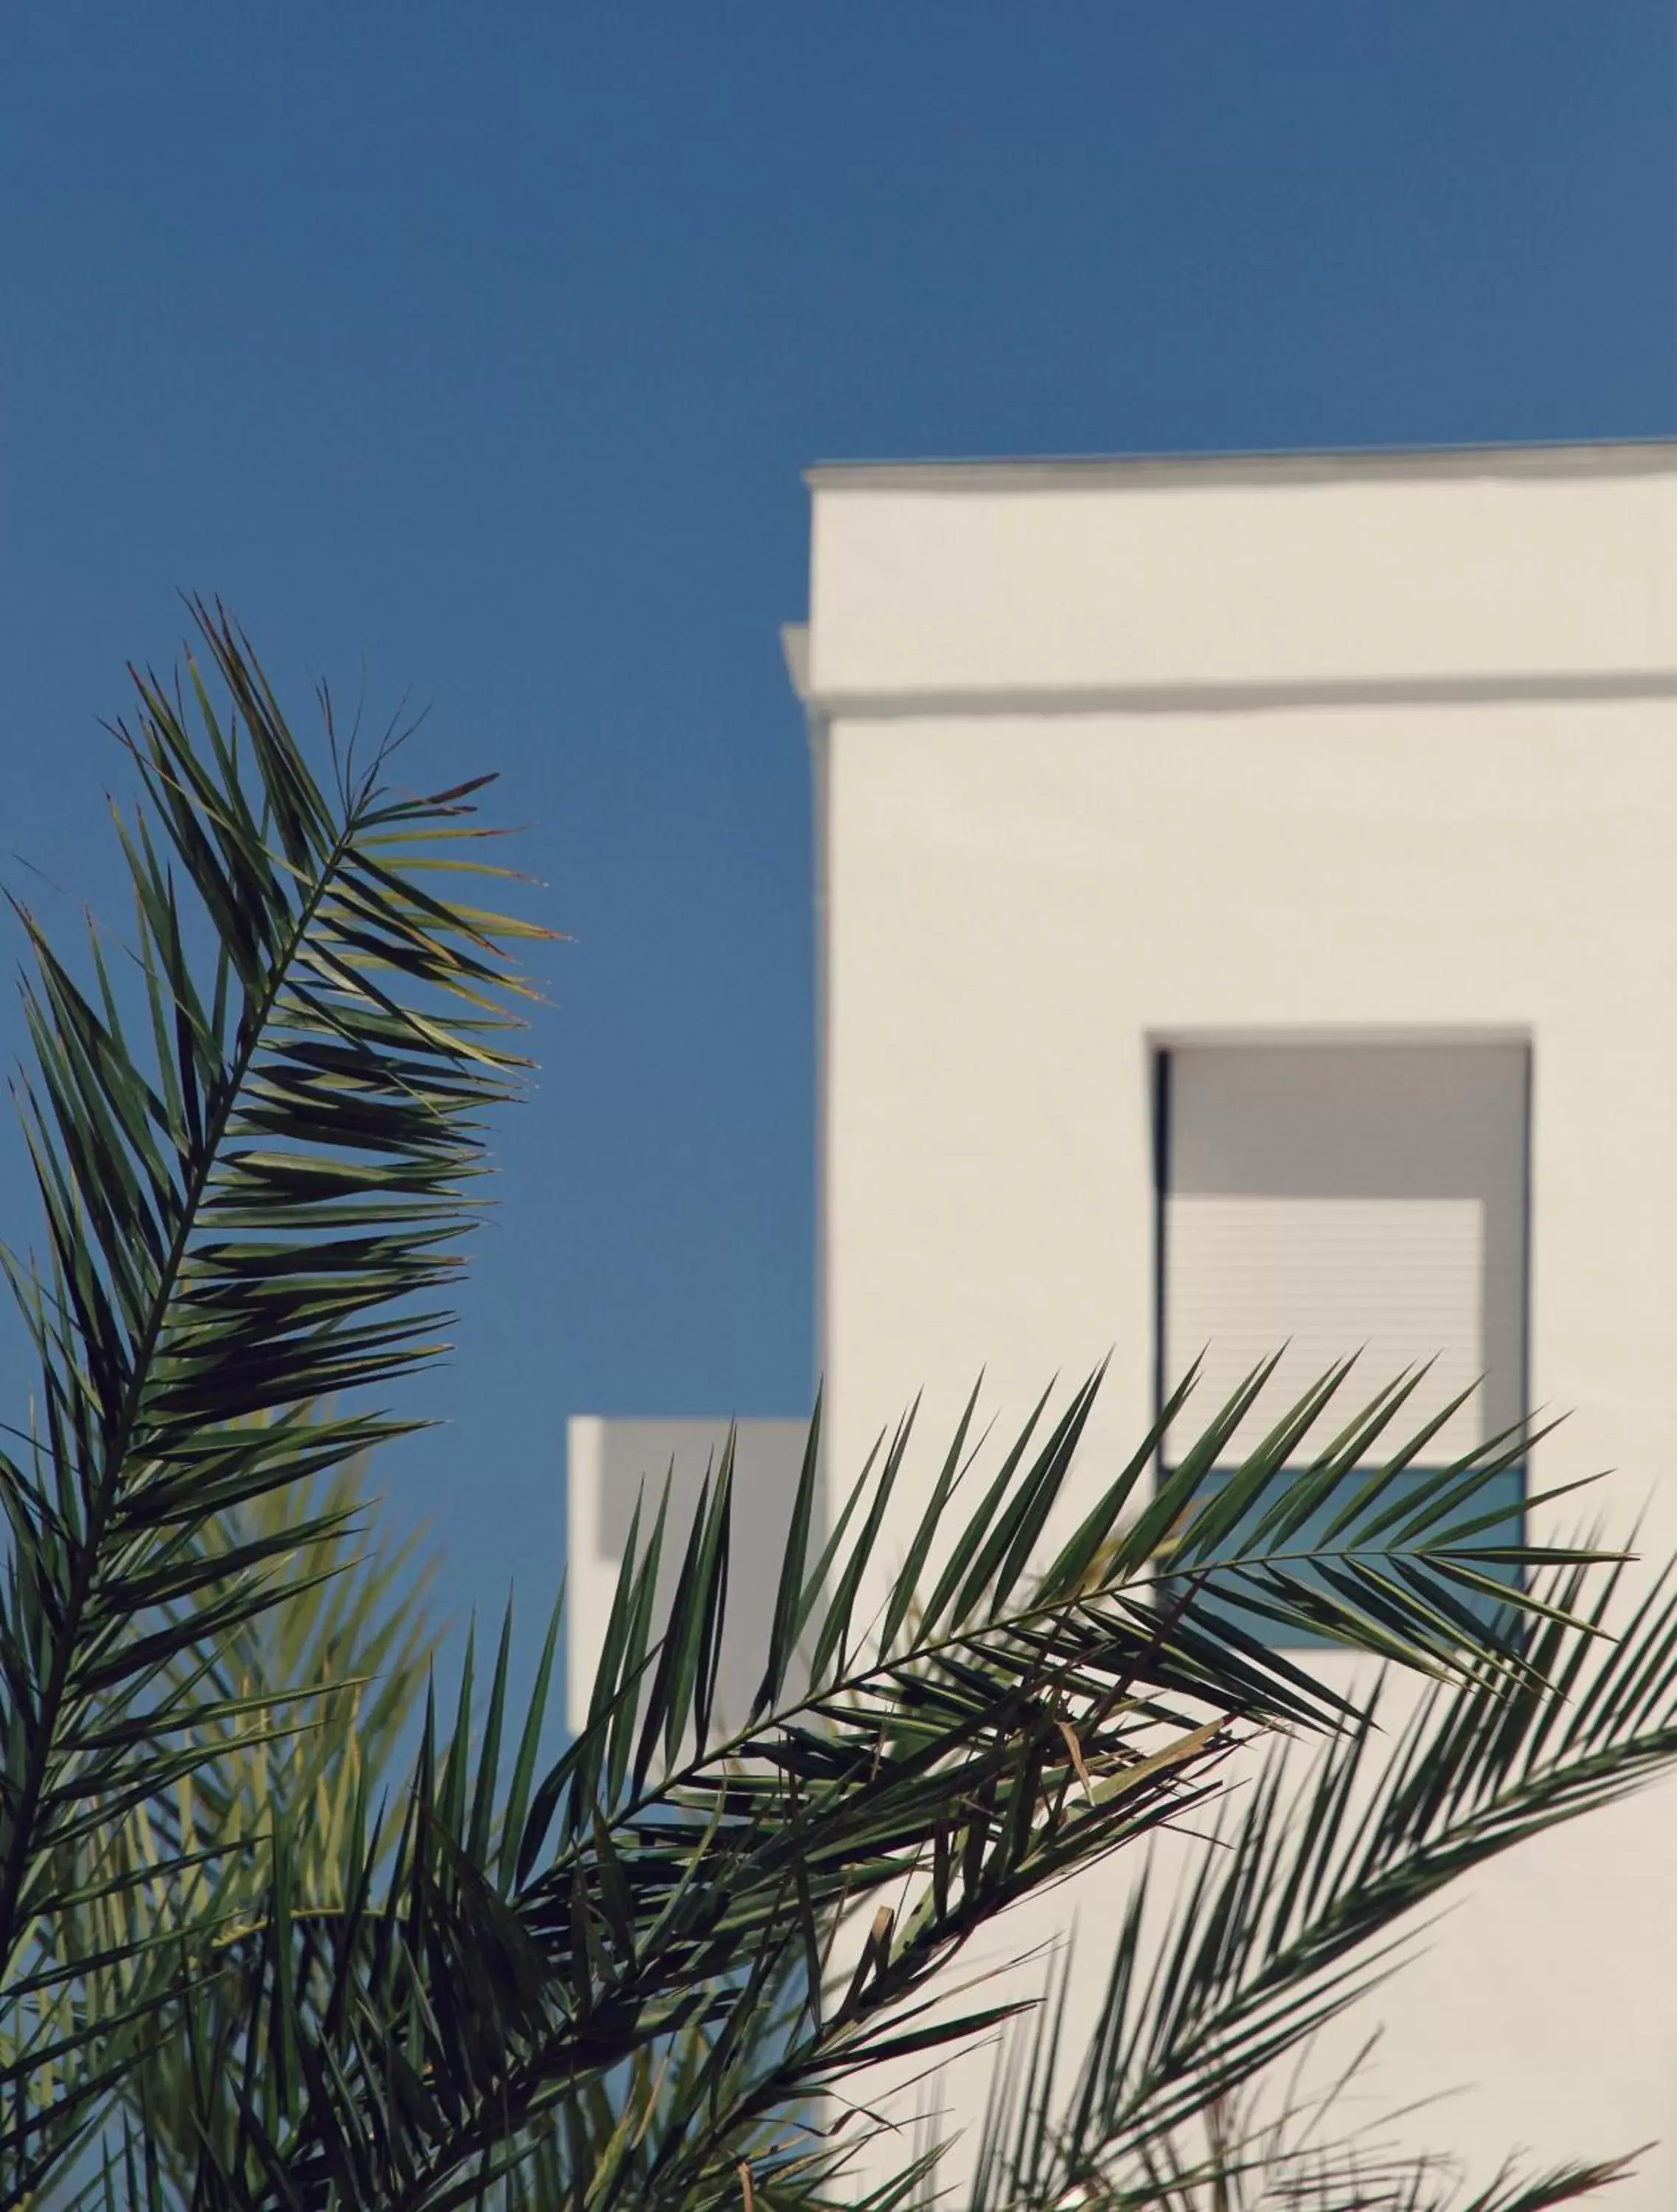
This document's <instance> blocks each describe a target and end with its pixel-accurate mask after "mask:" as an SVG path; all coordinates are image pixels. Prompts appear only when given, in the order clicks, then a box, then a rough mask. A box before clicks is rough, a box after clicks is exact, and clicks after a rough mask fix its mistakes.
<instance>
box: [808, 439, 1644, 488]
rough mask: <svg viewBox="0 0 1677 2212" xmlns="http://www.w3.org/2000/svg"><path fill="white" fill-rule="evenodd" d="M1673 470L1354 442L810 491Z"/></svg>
mask: <svg viewBox="0 0 1677 2212" xmlns="http://www.w3.org/2000/svg"><path fill="white" fill-rule="evenodd" d="M1668 471H1677V439H1670V438H1613V439H1599V440H1595V441H1584V442H1578V441H1559V440H1557V441H1553V442H1552V443H1541V444H1535V445H1533V444H1523V445H1522V444H1506V445H1478V446H1350V447H1337V448H1336V447H1320V448H1304V449H1297V450H1286V449H1277V450H1274V451H1261V452H1253V453H1117V454H1087V455H1080V454H1066V455H1064V456H1059V457H1056V456H1054V455H1045V456H1043V457H1042V458H1040V459H991V460H984V459H966V460H920V461H819V462H817V463H816V464H815V465H813V466H812V467H811V468H808V469H806V470H805V471H804V481H805V483H806V484H808V485H809V487H810V488H811V490H814V491H863V490H870V489H885V488H894V489H917V490H924V491H938V492H945V491H1013V490H1018V491H1027V490H1036V489H1043V488H1046V487H1049V486H1054V487H1058V488H1061V489H1066V488H1071V487H1077V488H1082V487H1087V488H1090V489H1094V488H1096V487H1098V486H1103V485H1108V484H1115V483H1121V484H1126V485H1132V486H1138V487H1140V486H1145V485H1149V484H1166V483H1182V482H1184V481H1185V480H1189V481H1197V482H1200V483H1224V482H1239V483H1328V482H1333V481H1335V480H1340V479H1346V478H1352V479H1354V478H1356V477H1390V476H1416V477H1484V476H1510V477H1520V476H1601V477H1623V476H1655V475H1659V474H1661V473H1663V472H1668Z"/></svg>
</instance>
